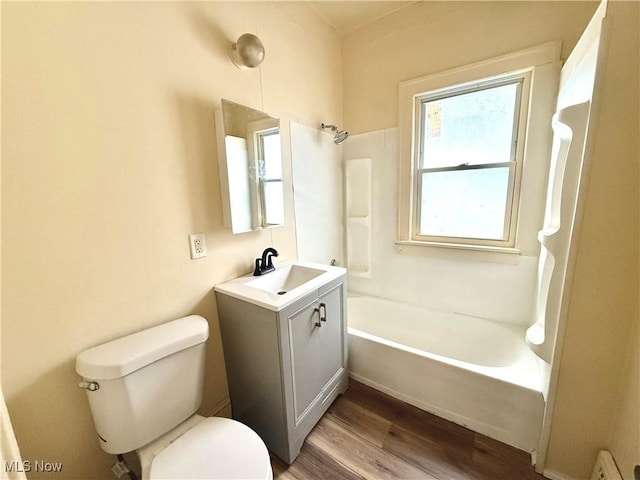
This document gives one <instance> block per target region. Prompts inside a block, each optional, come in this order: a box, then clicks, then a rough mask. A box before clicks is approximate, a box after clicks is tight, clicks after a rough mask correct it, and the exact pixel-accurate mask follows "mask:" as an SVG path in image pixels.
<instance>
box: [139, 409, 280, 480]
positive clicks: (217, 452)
mask: <svg viewBox="0 0 640 480" xmlns="http://www.w3.org/2000/svg"><path fill="white" fill-rule="evenodd" d="M149 477H150V478H151V479H176V478H180V479H198V478H200V479H205V478H206V479H259V480H271V479H272V478H273V472H272V470H271V462H270V459H269V452H268V451H267V447H266V446H265V444H264V442H263V441H262V439H261V438H260V437H259V436H258V434H257V433H255V432H254V431H253V430H251V429H250V428H249V427H247V426H246V425H244V424H242V423H240V422H237V421H235V420H231V419H229V418H221V417H209V418H205V419H203V420H202V421H200V422H199V423H198V424H197V425H195V426H194V427H193V428H191V429H189V430H188V431H187V432H185V433H184V434H182V435H181V436H179V437H178V438H177V439H176V440H175V441H173V442H172V443H171V444H170V445H168V446H167V447H166V448H164V449H162V450H161V451H160V452H158V453H157V455H155V457H154V458H153V460H152V462H151V467H150V472H149Z"/></svg>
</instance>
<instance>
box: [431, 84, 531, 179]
mask: <svg viewBox="0 0 640 480" xmlns="http://www.w3.org/2000/svg"><path fill="white" fill-rule="evenodd" d="M519 84H520V82H516V83H512V84H508V85H502V86H499V87H493V88H487V89H485V90H478V91H475V92H470V93H464V94H460V95H454V96H451V97H447V98H442V99H438V100H429V101H423V102H422V120H423V121H422V125H423V131H422V139H423V145H422V147H423V153H422V158H421V167H422V168H434V167H452V166H456V165H460V164H463V163H468V164H470V165H477V164H481V163H501V162H508V161H511V160H513V158H512V147H513V134H514V119H515V110H516V100H517V97H518V85H519Z"/></svg>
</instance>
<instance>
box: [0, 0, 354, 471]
mask: <svg viewBox="0 0 640 480" xmlns="http://www.w3.org/2000/svg"><path fill="white" fill-rule="evenodd" d="M245 32H252V33H257V34H258V35H259V36H260V37H261V39H262V40H263V42H264V44H265V47H266V59H265V61H264V63H263V65H262V66H261V67H260V68H259V69H255V70H242V71H241V70H239V69H237V68H236V67H235V66H233V64H232V63H231V62H230V60H229V59H228V56H227V49H228V47H229V46H230V44H231V42H232V41H233V40H235V38H237V37H238V36H239V35H240V34H242V33H245ZM2 77H3V78H2V140H3V141H2V173H3V175H2V180H3V182H2V231H3V238H2V260H3V264H2V320H3V323H2V386H3V389H4V394H5V397H6V400H7V405H8V408H9V411H10V414H11V417H12V421H13V424H14V427H15V431H16V435H17V438H18V441H19V443H20V448H21V452H22V455H23V458H25V459H30V460H32V461H35V460H46V461H52V462H63V463H64V470H63V472H62V475H60V478H112V473H111V472H110V469H109V465H110V463H111V462H112V458H113V457H109V456H107V455H106V454H103V453H102V451H101V450H100V449H99V447H98V444H97V441H96V439H95V434H94V432H93V427H92V423H91V418H90V414H89V410H88V404H87V401H86V397H85V393H84V391H83V390H81V389H79V388H77V387H76V384H77V382H78V380H79V378H78V376H77V375H76V374H75V372H74V358H75V356H76V354H77V353H78V352H80V351H81V350H83V349H85V348H87V347H90V346H92V345H96V344H98V343H101V342H104V341H107V340H109V339H112V338H115V337H118V336H120V335H123V334H127V333H130V332H133V331H136V330H139V329H142V328H145V327H148V326H151V325H154V324H158V323H161V322H164V321H167V320H171V319H173V318H177V317H180V316H183V315H187V314H191V313H198V314H202V315H204V316H205V317H206V318H207V319H208V320H209V323H210V327H211V328H210V330H211V336H210V340H209V348H208V360H207V378H206V388H205V398H204V402H203V406H202V411H203V412H210V411H212V410H214V409H216V408H218V407H221V406H224V404H225V402H226V401H227V387H226V378H225V373H224V362H223V355H222V347H221V343H220V335H219V328H218V322H217V314H216V308H215V299H214V295H213V293H212V287H213V285H215V284H216V283H219V282H221V281H224V280H226V279H229V278H232V277H235V276H237V275H239V274H242V273H246V272H249V271H250V270H251V268H252V262H253V259H254V258H255V257H256V256H257V255H259V254H260V253H261V252H262V250H263V249H264V248H265V247H267V246H270V245H273V246H275V247H276V248H277V249H279V250H280V251H281V253H282V256H281V257H294V256H295V234H294V229H293V227H292V220H293V217H292V213H291V209H289V216H288V217H287V220H288V222H289V226H288V227H286V228H284V229H277V230H273V231H266V232H257V233H248V234H242V235H237V236H232V235H231V234H230V233H229V231H227V230H225V229H224V228H223V226H222V210H221V201H220V189H219V186H218V182H219V179H218V164H217V158H216V143H215V126H214V120H213V111H214V109H215V108H217V107H219V102H220V98H223V97H224V98H227V99H229V100H232V101H234V102H238V103H242V104H245V105H248V106H250V107H253V108H256V109H261V110H264V111H266V112H268V113H270V114H273V115H278V116H280V117H281V119H282V125H283V129H284V131H283V144H284V145H285V146H286V145H288V138H289V137H288V122H289V120H296V121H298V122H299V123H303V124H307V125H310V126H314V127H315V126H317V125H319V124H320V123H321V122H322V121H331V122H338V123H341V122H342V103H341V102H342V78H341V64H340V43H339V38H338V37H337V36H336V35H335V33H334V32H333V31H332V30H331V29H329V28H328V27H327V26H326V25H325V24H324V23H323V22H321V21H319V20H318V17H317V16H316V15H315V14H313V13H312V11H311V10H310V9H309V8H308V7H306V6H305V5H301V4H285V3H199V2H193V3H180V2H176V3H156V2H151V3H143V2H139V3H125V2H122V3H120V2H113V3H82V2H77V3H46V2H45V3H22V2H17V3H4V4H3V5H2ZM285 155H286V160H287V167H286V171H290V159H289V149H288V148H285ZM288 202H289V206H291V205H290V203H291V192H289V197H288ZM194 232H204V233H205V234H206V240H207V246H208V250H209V256H208V257H207V258H205V259H200V260H190V259H189V247H188V234H190V233H194ZM41 475H42V474H41ZM46 476H47V478H54V477H55V476H54V475H51V474H48V475H46ZM30 477H32V478H37V477H38V475H36V474H31V475H30Z"/></svg>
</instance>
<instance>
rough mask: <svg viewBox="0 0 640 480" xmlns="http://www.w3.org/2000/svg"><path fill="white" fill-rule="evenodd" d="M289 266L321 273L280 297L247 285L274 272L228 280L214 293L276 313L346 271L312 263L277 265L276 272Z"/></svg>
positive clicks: (216, 288) (217, 286)
mask: <svg viewBox="0 0 640 480" xmlns="http://www.w3.org/2000/svg"><path fill="white" fill-rule="evenodd" d="M290 265H298V266H301V267H306V268H312V269H315V270H322V271H323V273H322V274H320V275H318V276H317V277H315V278H312V279H311V280H309V281H307V282H305V283H303V284H302V285H300V286H298V287H296V288H293V289H291V290H287V292H286V293H284V294H282V295H278V294H277V293H270V292H267V291H265V290H261V289H258V288H254V287H251V286H249V285H247V284H248V283H250V282H252V281H254V280H257V279H260V278H263V277H266V276H268V275H271V274H273V273H275V272H270V273H266V274H264V275H261V276H253V275H252V274H247V275H244V276H242V277H238V278H234V279H233V280H229V281H227V282H223V283H220V284H218V285H216V286H215V291H216V292H220V293H223V294H225V295H229V296H231V297H234V298H238V299H240V300H245V301H247V302H249V303H252V304H254V305H258V306H260V307H264V308H267V309H269V310H273V311H276V312H277V311H279V310H282V309H283V308H285V307H286V306H288V305H290V304H292V303H293V302H295V301H296V300H298V299H300V298H302V297H304V296H305V295H307V294H309V293H311V292H312V291H313V290H317V289H318V288H320V287H321V286H322V285H324V284H326V283H328V282H331V281H332V280H335V279H337V278H339V277H340V276H342V275H345V274H346V273H347V269H346V268H343V267H334V266H332V265H323V264H319V263H312V262H283V263H279V264H276V265H275V267H276V272H277V271H278V270H279V269H282V268H286V267H288V266H290Z"/></svg>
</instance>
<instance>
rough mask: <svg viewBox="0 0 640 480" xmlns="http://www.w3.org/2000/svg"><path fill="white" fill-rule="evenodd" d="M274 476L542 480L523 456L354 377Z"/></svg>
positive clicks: (277, 464)
mask: <svg viewBox="0 0 640 480" xmlns="http://www.w3.org/2000/svg"><path fill="white" fill-rule="evenodd" d="M272 465H273V473H274V479H275V480H307V479H309V480H313V479H318V480H334V479H335V480H343V479H344V480H362V479H367V480H373V479H376V480H377V479H437V480H450V479H455V480H521V479H522V480H543V479H545V477H543V476H542V475H539V474H537V473H535V472H534V470H533V467H532V466H531V461H530V457H529V454H527V453H525V452H522V451H520V450H518V449H516V448H513V447H510V446H508V445H505V444H503V443H500V442H498V441H496V440H492V439H490V438H488V437H486V436H484V435H480V434H479V433H475V432H473V431H471V430H469V429H467V428H464V427H461V426H459V425H456V424H454V423H451V422H448V421H446V420H443V419H441V418H438V417H436V416H434V415H431V414H429V413H426V412H423V411H422V410H420V409H418V408H415V407H413V406H411V405H408V404H406V403H404V402H401V401H400V400H397V399H395V398H392V397H390V396H388V395H385V394H384V393H381V392H378V391H377V390H374V389H372V388H369V387H367V386H365V385H363V384H361V383H358V382H355V381H353V380H350V381H349V389H348V390H347V391H346V392H345V393H344V394H343V395H342V396H340V397H338V399H337V400H336V401H335V402H334V403H333V405H332V406H331V407H330V408H329V410H328V411H327V413H326V414H325V415H324V417H322V419H321V420H320V422H318V424H317V425H316V426H315V428H314V429H313V430H312V431H311V433H310V434H309V436H308V437H307V439H306V441H305V443H304V446H303V447H302V451H301V452H300V455H299V456H298V458H297V459H296V460H295V462H293V464H291V465H286V464H285V463H284V462H282V461H281V460H280V459H278V458H276V457H275V456H272Z"/></svg>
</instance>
